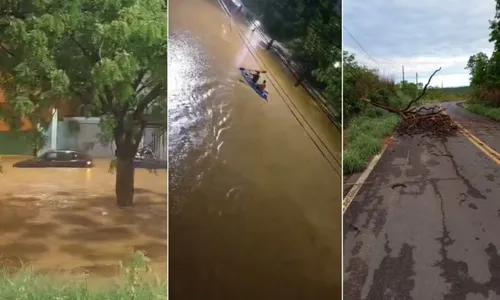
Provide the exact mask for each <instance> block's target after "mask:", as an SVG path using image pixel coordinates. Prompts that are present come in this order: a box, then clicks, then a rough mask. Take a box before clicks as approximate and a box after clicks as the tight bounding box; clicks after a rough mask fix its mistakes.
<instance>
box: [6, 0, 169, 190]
mask: <svg viewBox="0 0 500 300" xmlns="http://www.w3.org/2000/svg"><path fill="white" fill-rule="evenodd" d="M11 2H15V1H13V0H12V1H11ZM18 4H20V5H18ZM166 16H167V11H166V4H165V1H163V0H75V1H63V0H52V1H34V2H29V3H28V2H26V3H25V2H22V1H20V0H19V2H18V3H13V4H10V2H9V5H5V6H3V7H2V10H0V29H3V30H0V45H1V48H2V49H0V50H2V51H0V77H1V78H2V80H1V82H0V84H1V88H2V89H4V91H5V98H6V100H7V102H8V103H9V107H10V108H11V112H10V113H9V114H4V115H2V116H1V117H2V118H4V119H5V120H7V121H8V122H9V123H11V124H16V123H19V119H20V118H23V117H24V118H28V119H30V120H32V122H33V124H39V123H44V122H46V123H47V122H48V121H50V120H44V119H43V118H42V117H41V116H43V115H44V113H46V112H47V111H50V109H52V108H54V107H55V108H58V107H61V106H63V105H68V104H69V106H71V107H79V106H83V107H85V108H86V109H87V110H88V111H92V112H93V113H94V114H98V115H99V116H102V117H103V119H105V121H104V123H106V126H103V127H101V129H102V134H101V138H102V140H103V141H111V140H112V141H114V143H115V144H116V149H117V156H118V158H119V159H122V160H129V159H132V158H133V156H134V155H135V152H136V151H137V147H138V145H139V143H140V140H141V138H142V134H143V132H144V128H145V126H146V124H147V115H149V114H150V112H151V111H155V112H158V111H160V112H161V113H163V116H165V115H166V109H165V108H166V102H167V100H166V85H167V66H166V60H167V18H166ZM163 119H166V118H165V117H164V118H163ZM109 120H112V121H109ZM162 124H163V125H166V121H164V122H163V123H162ZM127 172H133V170H128V171H127ZM127 184H128V183H127ZM119 190H130V189H128V188H123V187H117V191H119ZM128 198H129V199H130V198H131V195H128Z"/></svg>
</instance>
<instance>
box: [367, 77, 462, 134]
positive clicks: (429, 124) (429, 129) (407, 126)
mask: <svg viewBox="0 0 500 300" xmlns="http://www.w3.org/2000/svg"><path fill="white" fill-rule="evenodd" d="M440 70H441V68H439V69H437V70H436V71H434V73H432V75H431V77H430V78H429V80H428V81H427V84H426V85H425V86H424V88H423V90H422V92H421V93H420V94H419V95H418V96H417V97H415V98H414V99H413V100H411V101H410V102H409V103H408V105H407V106H406V107H405V108H403V109H396V108H393V107H390V106H386V105H382V104H379V103H376V102H372V101H370V100H369V99H367V98H365V97H362V98H361V101H363V102H365V103H369V104H371V105H374V106H376V107H379V108H382V109H384V110H386V111H388V112H390V113H394V114H398V115H399V116H401V122H400V123H399V124H398V126H397V127H396V133H397V134H398V135H402V136H404V135H408V136H413V135H420V134H422V135H425V136H433V137H439V138H446V137H448V136H451V135H454V134H455V133H456V132H457V131H458V126H457V124H456V123H455V122H454V121H453V120H452V119H451V118H450V116H449V115H447V114H446V113H445V112H444V109H443V108H441V107H440V106H437V105H425V106H420V107H415V104H416V103H417V102H418V101H419V100H420V99H422V97H423V96H424V95H425V92H426V91H427V88H428V87H429V84H430V82H431V80H432V77H434V75H436V73H437V72H439V71H440Z"/></svg>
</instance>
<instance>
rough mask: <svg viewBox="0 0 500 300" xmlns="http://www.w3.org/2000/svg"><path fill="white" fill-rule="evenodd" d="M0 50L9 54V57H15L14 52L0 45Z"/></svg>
mask: <svg viewBox="0 0 500 300" xmlns="http://www.w3.org/2000/svg"><path fill="white" fill-rule="evenodd" d="M0 48H2V49H3V50H4V51H5V52H7V53H9V55H10V56H13V57H14V56H15V55H14V52H12V51H10V50H9V49H7V48H6V47H5V46H4V45H3V44H2V43H0Z"/></svg>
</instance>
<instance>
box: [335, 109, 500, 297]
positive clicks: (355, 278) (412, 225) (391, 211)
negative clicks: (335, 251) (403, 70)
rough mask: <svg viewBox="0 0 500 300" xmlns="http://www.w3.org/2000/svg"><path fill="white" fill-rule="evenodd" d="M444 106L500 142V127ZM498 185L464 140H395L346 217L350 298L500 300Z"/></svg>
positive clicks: (493, 170) (489, 165)
mask: <svg viewBox="0 0 500 300" xmlns="http://www.w3.org/2000/svg"><path fill="white" fill-rule="evenodd" d="M444 106H445V107H446V108H448V113H449V114H450V115H451V116H452V117H456V118H457V120H459V122H462V121H463V123H461V125H463V126H464V127H465V126H466V129H467V130H469V131H470V132H475V133H476V134H478V137H480V138H481V139H482V140H483V141H486V140H488V141H498V140H500V125H499V124H497V123H494V122H491V121H489V120H486V119H484V118H482V117H479V116H475V115H472V114H470V113H468V112H467V111H463V108H460V107H458V106H456V105H455V104H446V105H444ZM465 121H466V122H465ZM492 144H493V145H491V146H492V147H494V146H495V143H494V142H493V143H492ZM496 145H498V144H496ZM499 177H500V172H499V166H498V165H497V163H496V162H494V161H493V160H491V159H490V158H488V157H487V156H486V155H485V154H484V153H483V152H481V151H480V150H479V149H478V148H477V147H476V146H474V145H473V144H472V143H471V142H470V141H469V140H468V139H467V138H466V137H465V136H463V135H462V134H459V135H457V136H455V137H451V138H449V139H448V141H446V142H442V141H440V140H437V139H431V138H422V137H414V138H397V139H396V140H395V142H394V143H393V144H392V145H390V146H389V148H388V149H387V151H386V152H385V153H384V155H383V156H382V158H381V160H380V161H379V163H378V164H377V166H376V167H375V169H374V171H373V172H372V173H371V174H370V176H369V177H368V179H367V180H366V181H367V182H368V184H366V185H364V186H363V187H362V188H361V190H360V192H359V194H358V196H357V197H356V198H355V199H354V201H353V202H352V203H351V205H350V207H349V209H348V210H347V212H346V213H345V215H344V272H345V273H344V283H345V284H344V299H346V300H357V299H450V300H451V299H453V300H462V299H463V300H465V299H500V254H499V252H498V250H499V249H500V236H499V235H498V228H500V201H499V200H500V180H499V179H500V178H499Z"/></svg>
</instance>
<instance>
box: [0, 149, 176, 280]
mask: <svg viewBox="0 0 500 300" xmlns="http://www.w3.org/2000/svg"><path fill="white" fill-rule="evenodd" d="M21 159H22V158H20V157H17V158H16V157H10V158H5V157H3V158H2V165H3V171H4V172H3V174H0V187H1V189H0V267H8V268H10V269H12V270H16V269H18V267H20V266H21V265H22V264H26V263H27V264H30V265H32V266H33V267H34V268H35V269H36V270H38V271H41V272H55V273H56V272H69V273H82V272H84V273H91V274H94V275H98V276H114V275H116V274H117V272H118V270H119V266H120V261H123V262H124V263H125V262H127V260H129V259H130V258H131V256H132V254H133V253H134V251H138V250H139V251H145V252H146V255H147V256H149V257H150V258H151V259H152V261H153V269H154V270H155V272H157V273H158V274H162V275H164V274H165V273H166V247H167V243H166V238H167V221H166V219H167V205H166V198H167V195H166V190H167V174H166V172H164V171H163V172H162V171H158V172H157V174H153V173H150V172H149V171H147V170H137V171H136V175H135V178H136V182H135V203H136V205H135V206H134V207H131V208H127V209H119V208H117V206H116V204H115V197H114V183H115V176H114V175H113V174H109V173H108V166H109V161H107V160H96V161H95V163H96V167H95V168H93V169H55V168H54V169H18V168H12V167H11V166H12V164H13V163H14V162H15V161H18V160H21Z"/></svg>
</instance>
